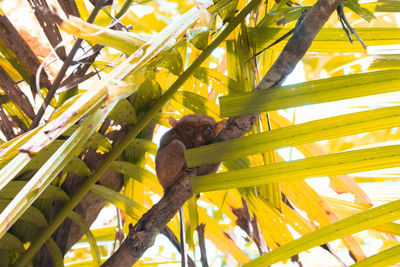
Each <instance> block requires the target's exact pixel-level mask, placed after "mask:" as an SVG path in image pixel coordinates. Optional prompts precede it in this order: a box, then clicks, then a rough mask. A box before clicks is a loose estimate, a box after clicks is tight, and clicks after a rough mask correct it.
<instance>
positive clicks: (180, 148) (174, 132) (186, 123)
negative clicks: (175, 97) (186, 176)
mask: <svg viewBox="0 0 400 267" xmlns="http://www.w3.org/2000/svg"><path fill="white" fill-rule="evenodd" d="M169 122H170V124H171V126H172V129H171V130H169V131H168V132H166V133H165V134H164V135H163V137H162V138H161V141H160V147H159V149H158V151H157V155H156V172H157V177H158V180H159V182H160V184H161V185H162V187H163V188H164V191H165V190H168V189H169V188H170V187H171V186H172V185H174V184H175V182H176V180H177V179H178V177H179V175H180V174H181V172H183V171H188V170H189V169H188V168H187V166H186V161H185V156H184V151H185V150H186V149H189V148H194V147H199V146H203V145H207V144H210V143H211V142H212V141H213V140H214V139H215V137H216V136H217V134H218V133H219V131H220V130H221V129H222V127H223V126H224V124H225V120H223V121H220V122H216V121H215V120H214V119H213V118H212V117H210V116H206V115H200V114H192V115H186V116H184V117H182V118H181V119H180V120H179V121H177V120H175V119H173V118H170V119H169ZM219 166H220V164H211V165H205V166H201V167H198V168H197V169H196V170H197V173H196V175H204V174H209V173H213V172H216V171H217V170H218V168H219Z"/></svg>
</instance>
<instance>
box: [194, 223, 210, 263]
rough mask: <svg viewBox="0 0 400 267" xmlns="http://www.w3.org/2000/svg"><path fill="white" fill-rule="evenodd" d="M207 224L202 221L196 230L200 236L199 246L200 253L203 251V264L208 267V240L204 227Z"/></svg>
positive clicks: (201, 259)
mask: <svg viewBox="0 0 400 267" xmlns="http://www.w3.org/2000/svg"><path fill="white" fill-rule="evenodd" d="M205 226H206V225H205V224H204V223H202V224H200V225H199V226H197V228H196V230H197V234H198V236H199V246H200V253H201V258H200V261H201V265H202V266H203V267H208V262H207V252H206V240H205V237H204V228H205Z"/></svg>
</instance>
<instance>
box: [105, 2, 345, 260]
mask: <svg viewBox="0 0 400 267" xmlns="http://www.w3.org/2000/svg"><path fill="white" fill-rule="evenodd" d="M341 2H342V0H318V1H317V3H316V4H315V5H314V6H313V8H312V9H311V10H310V11H309V13H308V14H307V15H306V17H305V18H304V20H303V21H302V23H300V24H299V25H298V27H297V28H296V29H295V31H294V33H293V36H292V38H290V40H289V41H288V43H287V44H286V46H285V48H284V49H283V51H282V52H281V54H280V56H279V57H278V59H277V60H276V62H275V63H274V65H273V66H272V67H271V69H270V70H269V71H268V72H267V74H266V75H265V76H264V78H263V79H262V81H261V82H260V84H259V85H258V86H257V88H256V89H257V90H259V89H263V90H265V89H267V88H270V87H274V86H279V85H280V84H281V83H282V82H283V81H284V80H285V79H286V77H287V76H288V75H289V74H290V73H291V72H292V71H293V69H294V68H295V66H296V65H297V63H298V62H299V61H300V60H301V59H302V58H303V56H304V55H305V53H306V52H307V50H308V48H309V47H310V46H311V43H312V41H313V40H314V38H315V36H316V35H317V33H318V32H319V30H320V29H321V28H322V26H323V25H324V24H325V22H326V21H327V20H328V19H329V17H330V16H331V14H332V13H333V12H334V11H335V9H336V7H337V6H338V5H339V4H340V3H341ZM257 116H258V115H244V116H237V117H231V118H229V120H228V121H227V123H226V124H225V127H224V129H222V131H221V132H220V134H219V135H218V137H217V138H216V140H215V142H220V141H224V140H228V139H232V138H237V137H240V136H243V135H244V134H246V133H247V132H249V131H250V130H251V129H252V128H253V125H254V123H255V122H256V120H257ZM191 176H192V174H187V175H186V176H185V177H183V178H182V179H181V180H180V182H179V183H178V184H176V185H174V186H173V187H172V188H171V190H170V191H169V192H167V193H166V194H165V195H164V197H163V198H162V199H161V200H160V201H159V202H158V203H157V204H155V205H154V206H153V207H152V208H151V209H150V210H149V211H148V212H147V213H145V214H144V215H143V217H142V218H141V219H140V220H139V221H138V223H137V224H136V225H135V226H134V227H130V230H129V235H128V237H127V238H126V240H125V241H124V242H123V243H122V245H121V247H120V248H119V249H118V250H117V252H116V253H114V254H113V255H112V256H111V257H110V258H109V259H108V260H107V261H106V262H105V263H104V264H103V265H102V266H103V267H110V266H132V264H134V263H135V262H136V261H137V260H138V259H139V258H140V257H141V256H142V254H143V253H144V252H145V251H146V250H147V248H149V247H150V246H151V245H152V244H153V243H154V240H155V237H156V236H157V234H158V233H159V232H160V231H161V230H162V229H163V228H164V227H165V225H166V223H168V221H169V220H170V219H171V218H172V217H173V216H174V215H175V214H176V212H177V211H178V210H179V208H180V207H181V206H182V205H183V204H184V203H185V202H186V200H188V199H189V198H190V197H191V196H192V191H191V187H190V184H189V178H190V177H191Z"/></svg>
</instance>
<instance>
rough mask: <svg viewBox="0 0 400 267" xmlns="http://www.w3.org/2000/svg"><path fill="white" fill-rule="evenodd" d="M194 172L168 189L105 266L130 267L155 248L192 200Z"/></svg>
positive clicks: (182, 177) (186, 173) (131, 230)
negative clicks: (159, 236) (170, 222)
mask: <svg viewBox="0 0 400 267" xmlns="http://www.w3.org/2000/svg"><path fill="white" fill-rule="evenodd" d="M191 176H193V172H183V173H182V175H181V177H180V178H179V182H178V183H177V184H175V185H173V186H172V187H171V188H170V190H168V191H167V192H166V193H165V194H164V196H163V197H162V199H161V200H160V201H159V202H158V203H157V204H155V205H154V206H153V207H152V208H151V209H150V210H148V211H147V212H146V213H145V214H144V215H143V216H142V218H140V220H139V221H138V222H137V223H136V225H135V226H132V225H130V226H129V234H128V236H127V237H126V239H125V241H124V242H123V243H122V244H121V247H120V248H119V249H118V250H117V251H116V252H115V253H114V254H113V255H112V256H111V257H110V258H109V259H108V260H107V261H106V262H105V263H104V264H103V265H102V266H103V267H110V266H118V267H125V266H126V267H130V266H132V265H133V264H134V263H135V262H136V261H138V260H139V259H140V257H141V256H142V255H143V253H144V252H145V251H146V250H147V249H148V248H149V247H151V246H152V245H153V243H154V240H155V238H156V236H157V235H158V234H159V233H160V232H161V230H162V229H163V228H164V227H165V225H166V224H167V223H168V222H169V221H170V220H171V219H172V217H174V215H175V214H176V213H177V212H178V210H179V209H180V208H181V207H182V206H183V204H184V203H185V202H186V201H187V200H188V199H190V198H191V197H192V195H193V192H192V187H191V186H190V182H189V178H190V177H191Z"/></svg>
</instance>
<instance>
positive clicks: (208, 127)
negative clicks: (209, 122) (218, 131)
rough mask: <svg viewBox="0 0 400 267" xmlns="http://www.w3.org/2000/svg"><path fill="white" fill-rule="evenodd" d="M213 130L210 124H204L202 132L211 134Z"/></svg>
mask: <svg viewBox="0 0 400 267" xmlns="http://www.w3.org/2000/svg"><path fill="white" fill-rule="evenodd" d="M213 132H214V130H213V129H212V128H211V127H210V126H206V127H205V128H204V130H203V133H204V134H205V135H211V134H213Z"/></svg>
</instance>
